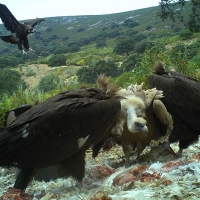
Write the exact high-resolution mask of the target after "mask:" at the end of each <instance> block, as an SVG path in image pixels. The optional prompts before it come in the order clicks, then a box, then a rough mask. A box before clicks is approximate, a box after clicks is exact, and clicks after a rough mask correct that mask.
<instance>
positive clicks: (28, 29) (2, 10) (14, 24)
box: [0, 4, 45, 54]
mask: <svg viewBox="0 0 200 200" xmlns="http://www.w3.org/2000/svg"><path fill="white" fill-rule="evenodd" d="M0 18H1V20H2V22H3V23H4V26H5V27H6V29H7V30H9V31H10V32H11V33H12V35H7V36H0V38H1V39H2V40H3V41H5V42H9V43H11V44H17V45H18V49H19V50H20V51H22V52H23V54H25V53H26V52H25V51H24V49H23V48H22V45H23V46H24V48H25V49H27V50H30V51H33V50H32V49H31V48H30V47H29V41H28V37H27V36H28V35H29V34H31V33H34V29H33V27H34V26H35V25H37V24H38V23H40V22H41V21H45V20H44V19H43V18H36V19H34V20H30V21H27V22H24V23H21V22H19V21H18V20H17V19H16V18H15V17H14V16H13V14H12V13H11V12H10V10H9V9H8V8H7V7H6V5H4V4H0Z"/></svg>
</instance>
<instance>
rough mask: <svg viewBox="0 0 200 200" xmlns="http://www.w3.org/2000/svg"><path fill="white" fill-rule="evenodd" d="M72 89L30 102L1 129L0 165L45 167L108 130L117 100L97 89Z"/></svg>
mask: <svg viewBox="0 0 200 200" xmlns="http://www.w3.org/2000/svg"><path fill="white" fill-rule="evenodd" d="M76 92H77V91H75V92H71V93H70V92H66V94H65V93H62V94H59V95H57V96H55V97H53V98H50V99H48V100H47V101H45V102H43V103H41V104H39V105H37V106H34V107H33V108H31V109H29V110H28V111H26V112H24V113H23V114H22V115H20V116H19V117H17V118H16V120H14V121H13V123H11V125H10V126H9V127H8V130H5V131H3V132H1V133H0V152H1V154H0V165H14V164H15V165H16V166H18V167H21V168H29V167H34V168H40V167H46V166H49V165H52V164H56V163H59V162H60V161H62V160H65V159H67V158H69V157H70V156H71V155H74V154H76V153H77V152H79V151H80V150H81V149H85V148H89V147H90V146H91V145H92V144H97V143H99V142H100V141H101V140H102V139H103V138H104V137H105V136H106V135H107V134H109V133H110V131H111V130H112V127H113V126H114V125H115V122H116V119H117V117H118V114H119V112H120V110H121V105H120V102H119V101H118V100H116V99H109V98H106V96H105V95H104V96H103V95H101V94H100V93H99V92H98V91H97V92H96V94H92V95H91V93H92V92H93V93H95V91H85V92H84V91H82V94H81V93H80V92H77V94H76ZM68 93H69V94H68ZM102 96H103V97H102ZM32 115H33V116H32Z"/></svg>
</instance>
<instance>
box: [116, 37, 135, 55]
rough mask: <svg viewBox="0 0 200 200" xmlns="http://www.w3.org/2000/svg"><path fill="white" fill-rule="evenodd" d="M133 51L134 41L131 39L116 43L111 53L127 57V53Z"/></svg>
mask: <svg viewBox="0 0 200 200" xmlns="http://www.w3.org/2000/svg"><path fill="white" fill-rule="evenodd" d="M133 49H134V41H133V39H132V38H126V39H123V40H120V41H119V42H117V44H116V45H115V47H114V49H113V53H116V54H124V53H126V54H127V55H129V52H131V51H133Z"/></svg>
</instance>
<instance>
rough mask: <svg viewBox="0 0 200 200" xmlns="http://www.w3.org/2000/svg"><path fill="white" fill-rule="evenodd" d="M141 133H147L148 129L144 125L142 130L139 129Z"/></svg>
mask: <svg viewBox="0 0 200 200" xmlns="http://www.w3.org/2000/svg"><path fill="white" fill-rule="evenodd" d="M141 130H142V132H143V133H145V134H147V133H148V128H147V126H146V125H144V126H143V127H142V128H141Z"/></svg>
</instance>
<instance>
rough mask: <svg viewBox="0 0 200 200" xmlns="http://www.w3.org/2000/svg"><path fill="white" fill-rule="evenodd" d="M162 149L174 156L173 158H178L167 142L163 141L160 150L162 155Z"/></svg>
mask: <svg viewBox="0 0 200 200" xmlns="http://www.w3.org/2000/svg"><path fill="white" fill-rule="evenodd" d="M164 151H168V152H169V153H170V154H171V155H173V156H174V158H178V157H179V155H178V153H175V152H174V150H173V149H172V148H171V147H170V143H169V142H165V143H164V144H163V149H162V150H161V152H160V154H161V155H162V154H163V153H164Z"/></svg>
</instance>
